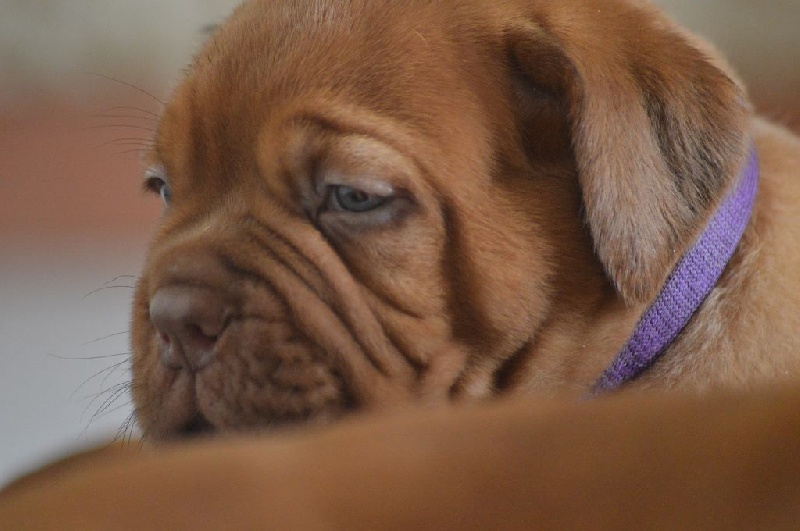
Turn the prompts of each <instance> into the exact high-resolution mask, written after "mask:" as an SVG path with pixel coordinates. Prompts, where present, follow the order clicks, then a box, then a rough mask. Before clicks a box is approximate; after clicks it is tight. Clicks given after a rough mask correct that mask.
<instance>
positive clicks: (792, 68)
mask: <svg viewBox="0 0 800 531" xmlns="http://www.w3.org/2000/svg"><path fill="white" fill-rule="evenodd" d="M656 2H657V3H658V4H660V5H661V6H662V7H664V8H665V9H666V10H667V11H669V12H670V13H671V14H672V15H673V16H674V17H675V18H676V19H677V20H679V21H680V22H682V23H683V24H685V25H686V26H687V27H689V28H690V29H692V30H693V31H695V32H696V33H698V34H700V35H702V36H704V37H706V38H707V39H708V40H710V41H711V42H713V43H714V44H715V45H716V46H717V47H718V48H719V49H721V50H722V51H723V52H724V53H725V55H726V56H727V57H728V58H729V59H730V62H731V63H732V64H733V66H734V68H735V69H736V70H737V71H738V72H739V73H740V75H741V76H742V77H743V78H744V81H745V83H746V84H747V86H748V88H749V90H750V95H751V97H752V99H753V101H754V102H755V104H756V108H757V109H758V110H759V111H760V112H762V113H763V114H765V115H766V116H768V117H770V118H772V119H774V120H776V121H779V122H781V123H783V124H785V125H790V126H792V127H794V128H795V130H800V1H798V0H775V1H771V2H764V1H762V0H716V1H714V2H706V1H702V0H701V1H698V0H656Z"/></svg>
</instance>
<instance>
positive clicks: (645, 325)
mask: <svg viewBox="0 0 800 531" xmlns="http://www.w3.org/2000/svg"><path fill="white" fill-rule="evenodd" d="M758 174H759V170H758V156H757V155H756V152H755V150H754V149H753V150H751V152H750V156H749V158H748V160H747V163H746V165H745V167H744V169H743V171H742V175H741V177H740V178H739V182H738V183H737V184H736V186H735V187H734V189H733V190H732V191H731V192H730V193H729V194H728V195H727V196H726V198H725V199H724V201H723V202H722V204H721V205H720V206H719V208H718V209H717V211H716V212H714V215H713V216H712V217H711V219H710V220H709V222H708V225H707V226H706V228H705V230H704V231H703V232H702V234H700V236H699V237H698V238H697V240H696V241H695V243H694V245H692V247H691V248H690V249H689V251H688V252H687V253H686V254H685V255H684V256H683V257H682V258H681V259H680V261H679V262H678V264H677V265H676V266H675V269H673V270H672V273H671V274H670V276H669V278H668V279H667V282H666V284H665V285H664V287H663V288H662V290H661V293H660V294H659V295H658V297H657V298H656V299H655V301H653V303H652V304H651V305H650V307H649V308H648V309H647V311H646V312H645V313H644V315H642V317H641V319H640V320H639V323H638V324H637V325H636V328H635V329H634V331H633V334H631V336H630V338H629V339H628V342H627V343H626V344H625V346H624V347H622V350H620V352H619V354H617V357H616V358H615V359H614V361H613V362H612V363H611V365H610V366H609V367H608V368H607V369H606V371H605V372H604V373H603V375H602V376H601V377H600V379H599V380H598V381H597V382H596V383H595V385H594V387H593V389H592V392H591V394H592V395H599V394H602V393H605V392H608V391H613V390H615V389H618V388H619V387H621V386H622V385H624V384H625V383H626V382H629V381H631V380H633V379H635V378H636V377H637V376H639V375H640V374H642V373H643V372H644V371H645V370H647V369H648V368H649V367H650V366H651V365H652V364H653V363H655V361H656V360H657V359H658V358H659V356H661V354H662V353H663V352H664V350H665V349H666V348H667V347H668V346H669V345H670V344H671V343H672V342H673V341H674V340H675V338H676V337H678V335H679V334H680V333H681V331H682V330H683V329H684V327H685V326H686V325H687V324H688V323H689V321H690V320H691V318H692V316H693V315H694V314H695V312H696V311H697V310H698V308H700V305H702V304H703V301H704V300H705V299H706V297H707V296H708V294H709V293H710V292H711V290H712V289H713V288H714V286H715V285H716V283H717V281H718V280H719V278H720V276H722V273H723V271H724V270H725V267H726V266H727V264H728V261H730V259H731V257H732V256H733V253H734V251H735V250H736V247H737V246H738V244H739V241H740V240H741V238H742V234H744V229H745V227H746V226H747V222H748V220H749V219H750V214H751V212H752V210H753V205H754V203H755V197H756V191H757V188H758Z"/></svg>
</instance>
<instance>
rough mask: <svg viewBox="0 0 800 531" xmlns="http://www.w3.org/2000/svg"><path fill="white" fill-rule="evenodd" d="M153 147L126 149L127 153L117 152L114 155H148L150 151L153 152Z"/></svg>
mask: <svg viewBox="0 0 800 531" xmlns="http://www.w3.org/2000/svg"><path fill="white" fill-rule="evenodd" d="M153 149H154V148H153V147H141V148H138V149H126V150H125V151H117V152H115V153H114V155H115V156H118V157H119V156H122V155H130V154H131V153H147V152H148V151H153Z"/></svg>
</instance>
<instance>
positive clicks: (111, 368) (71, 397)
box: [69, 360, 128, 400]
mask: <svg viewBox="0 0 800 531" xmlns="http://www.w3.org/2000/svg"><path fill="white" fill-rule="evenodd" d="M127 363H128V360H124V361H120V362H118V363H114V364H113V365H111V366H109V367H106V368H105V369H101V370H99V371H97V372H96V373H94V374H93V375H91V376H89V377H88V378H86V379H85V380H84V381H83V383H81V384H80V385H79V386H78V387H77V388H76V389H75V390H74V391H73V392H72V394H70V395H69V400H74V399H75V395H77V394H78V392H79V391H80V390H81V389H83V388H84V387H86V386H87V385H88V384H89V382H91V381H92V380H94V379H95V378H99V377H100V376H101V375H103V374H104V375H105V376H104V378H103V381H102V382H101V383H100V386H101V387H105V384H106V382H107V381H108V378H109V377H110V376H111V375H112V374H114V372H116V370H117V369H119V368H120V367H122V366H123V365H125V364H127Z"/></svg>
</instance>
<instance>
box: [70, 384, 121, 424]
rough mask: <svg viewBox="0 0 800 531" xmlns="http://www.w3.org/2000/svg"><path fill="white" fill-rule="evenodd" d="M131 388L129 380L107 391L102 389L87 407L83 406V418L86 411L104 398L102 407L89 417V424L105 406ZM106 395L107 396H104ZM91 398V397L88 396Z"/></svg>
mask: <svg viewBox="0 0 800 531" xmlns="http://www.w3.org/2000/svg"><path fill="white" fill-rule="evenodd" d="M128 388H129V384H128V382H123V383H118V384H117V385H115V386H113V387H110V388H108V389H106V390H105V391H101V392H99V393H97V394H96V395H95V396H94V398H92V399H91V400H90V401H89V403H88V404H86V407H85V408H83V413H81V419H84V418H85V416H86V413H87V412H88V411H89V409H91V407H92V406H94V405H95V404H96V403H97V402H98V401H99V400H101V399H102V403H101V404H100V407H99V408H98V409H97V410H96V411H95V412H94V413H93V414H92V416H91V418H90V419H89V424H90V425H91V423H92V422H93V421H94V419H95V418H96V417H97V415H98V414H100V413H102V412H103V411H104V410H105V408H107V407H108V406H109V404H111V403H113V402H114V401H115V400H116V399H117V398H119V397H120V396H121V395H122V394H123V393H125V392H126V391H127V390H128ZM103 397H105V398H103ZM86 398H89V397H86Z"/></svg>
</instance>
